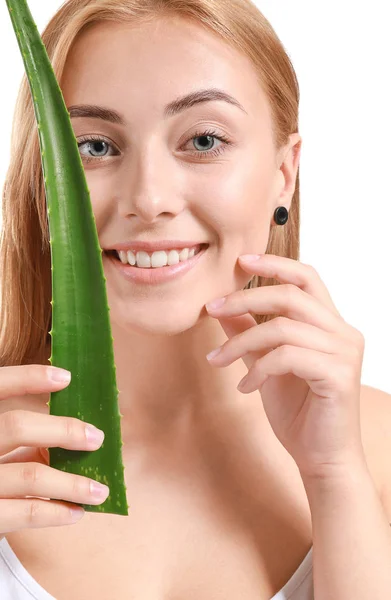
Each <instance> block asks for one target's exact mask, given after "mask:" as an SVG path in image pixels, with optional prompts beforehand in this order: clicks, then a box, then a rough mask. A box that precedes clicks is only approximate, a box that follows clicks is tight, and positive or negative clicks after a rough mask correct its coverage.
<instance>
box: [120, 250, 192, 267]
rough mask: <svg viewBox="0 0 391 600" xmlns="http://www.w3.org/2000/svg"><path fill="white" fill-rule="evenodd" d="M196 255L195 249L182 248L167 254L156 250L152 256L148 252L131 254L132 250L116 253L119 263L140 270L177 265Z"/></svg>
mask: <svg viewBox="0 0 391 600" xmlns="http://www.w3.org/2000/svg"><path fill="white" fill-rule="evenodd" d="M195 253H196V249H195V248H192V249H191V250H190V249H189V248H183V250H180V251H178V250H170V251H169V252H165V250H158V251H156V252H153V253H152V254H148V252H144V251H139V252H137V253H134V252H132V250H128V251H124V250H119V251H118V252H117V254H118V256H119V258H120V260H121V262H122V263H123V264H124V265H125V264H130V265H132V266H135V265H137V266H138V267H142V268H149V267H152V268H156V267H165V266H167V265H169V266H171V265H177V264H178V263H179V262H183V261H185V260H188V259H189V258H193V256H194V255H195Z"/></svg>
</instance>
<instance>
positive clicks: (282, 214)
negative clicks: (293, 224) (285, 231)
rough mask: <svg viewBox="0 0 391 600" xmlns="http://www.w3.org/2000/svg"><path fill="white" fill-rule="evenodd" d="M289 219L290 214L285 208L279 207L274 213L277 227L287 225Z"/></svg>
mask: <svg viewBox="0 0 391 600" xmlns="http://www.w3.org/2000/svg"><path fill="white" fill-rule="evenodd" d="M288 217H289V212H288V210H287V209H286V208H285V206H279V207H278V208H276V210H275V211H274V220H275V222H276V223H277V225H285V223H286V222H287V220H288Z"/></svg>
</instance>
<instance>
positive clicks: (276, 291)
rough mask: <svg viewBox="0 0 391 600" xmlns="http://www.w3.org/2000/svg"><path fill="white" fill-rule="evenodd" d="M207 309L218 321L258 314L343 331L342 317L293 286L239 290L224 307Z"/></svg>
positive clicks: (229, 298) (230, 296)
mask: <svg viewBox="0 0 391 600" xmlns="http://www.w3.org/2000/svg"><path fill="white" fill-rule="evenodd" d="M206 308H207V310H208V313H209V314H210V315H211V316H214V317H216V318H220V317H225V318H227V317H236V316H239V315H243V314H245V313H247V312H250V311H251V312H252V313H255V314H272V315H274V314H278V315H283V316H285V317H289V318H290V319H294V320H295V321H301V322H304V323H308V324H309V325H314V326H315V327H319V328H321V329H323V330H324V331H328V332H330V333H339V332H341V328H342V322H341V319H340V318H338V317H337V316H336V315H335V314H333V313H331V312H330V310H329V309H328V308H326V307H325V306H324V305H323V304H321V303H320V302H319V300H317V299H316V298H314V297H313V296H310V295H309V294H307V293H306V292H303V290H301V289H300V288H298V287H296V286H294V285H292V284H285V285H269V286H265V287H261V288H251V289H248V290H238V291H236V292H233V293H232V294H229V295H228V296H226V297H225V302H224V304H223V305H222V306H221V307H219V308H215V309H213V308H211V307H210V306H208V305H206ZM345 325H346V324H345ZM346 327H347V328H348V327H349V326H348V325H346ZM349 336H350V332H349Z"/></svg>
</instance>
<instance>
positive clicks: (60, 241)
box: [6, 0, 129, 515]
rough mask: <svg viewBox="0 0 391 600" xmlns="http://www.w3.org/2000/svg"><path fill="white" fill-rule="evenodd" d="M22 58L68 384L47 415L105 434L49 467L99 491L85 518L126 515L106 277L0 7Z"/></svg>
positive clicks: (52, 118)
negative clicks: (94, 445) (102, 496)
mask: <svg viewBox="0 0 391 600" xmlns="http://www.w3.org/2000/svg"><path fill="white" fill-rule="evenodd" d="M6 3H7V6H8V11H9V14H10V17H11V21H12V25H13V28H14V31H15V34H16V38H17V41H18V44H19V48H20V52H21V54H22V57H23V62H24V67H25V71H26V75H27V77H28V81H29V85H30V92H31V97H32V101H33V106H34V112H35V117H36V122H37V127H38V135H39V145H40V153H41V163H42V169H43V176H44V181H45V193H46V205H47V215H48V224H49V232H50V252H51V265H52V301H51V304H52V329H51V331H50V335H51V337H52V354H51V357H50V359H49V361H50V363H51V364H53V365H55V366H56V367H62V368H64V369H68V370H69V371H70V372H71V373H72V380H71V383H70V384H69V385H68V386H67V387H66V388H65V389H63V390H60V391H57V392H53V393H51V394H50V400H49V402H48V405H49V407H50V414H51V415H58V416H67V417H75V418H78V419H81V420H82V421H85V422H88V423H92V424H93V425H95V426H96V427H98V428H99V429H102V430H103V431H104V432H105V439H104V442H103V444H102V446H101V447H100V448H99V449H98V450H94V451H74V450H67V449H63V448H49V465H50V466H51V467H54V468H56V469H61V470H62V471H66V472H67V473H74V474H77V475H84V476H86V477H89V478H91V479H95V480H97V481H100V482H102V483H105V484H106V485H108V486H109V488H110V494H109V496H108V498H107V499H106V500H105V502H103V503H102V504H100V505H97V506H95V505H91V504H81V506H82V507H83V508H84V509H85V510H86V511H89V512H103V513H113V514H118V515H128V508H129V507H128V504H127V499H126V486H125V481H124V466H123V462H122V449H121V448H122V446H123V442H122V439H121V426H120V419H121V417H122V415H121V414H120V412H119V408H118V392H119V390H118V388H117V383H116V368H115V363H114V352H113V343H112V342H113V337H112V332H111V326H110V319H109V310H110V308H109V306H108V302H107V292H106V284H105V281H106V277H105V276H104V271H103V262H102V249H101V247H100V244H99V239H98V234H97V230H96V223H95V218H94V214H93V211H92V206H91V200H90V194H89V190H88V187H87V181H86V178H85V173H84V168H83V164H82V161H81V157H80V154H79V149H78V145H77V141H76V138H75V135H74V132H73V129H72V124H71V120H70V117H69V112H68V110H67V108H66V105H65V102H64V98H63V95H62V92H61V89H60V87H59V85H58V82H57V79H56V76H55V74H54V71H53V68H52V65H51V63H50V60H49V57H48V55H47V52H46V48H45V46H44V44H43V41H42V38H41V36H40V34H39V32H38V29H37V26H36V24H35V22H34V20H33V17H32V15H31V12H30V9H29V6H28V4H27V2H26V1H25V0H6Z"/></svg>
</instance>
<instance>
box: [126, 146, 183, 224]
mask: <svg viewBox="0 0 391 600" xmlns="http://www.w3.org/2000/svg"><path fill="white" fill-rule="evenodd" d="M167 154H168V150H166V151H163V150H161V151H159V150H158V148H156V146H155V148H154V149H152V148H151V147H149V149H148V150H146V149H145V148H144V151H142V152H141V151H140V152H138V153H137V151H135V152H134V153H132V157H131V158H130V159H129V161H126V164H125V163H124V166H123V169H124V173H123V175H124V176H123V183H122V187H121V190H122V191H121V195H120V199H119V208H120V212H121V213H122V216H125V217H126V216H132V215H133V218H136V217H137V219H138V220H139V221H140V222H142V223H145V224H151V223H154V222H156V221H157V220H158V219H159V218H162V217H163V216H166V217H167V218H169V217H171V218H172V217H174V216H176V215H178V214H179V213H180V212H181V211H182V210H183V208H184V205H185V203H184V200H183V198H182V194H181V192H180V189H179V185H178V182H179V181H180V178H179V173H178V170H177V167H176V165H175V159H174V158H172V157H171V156H167ZM176 182H177V183H176Z"/></svg>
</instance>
